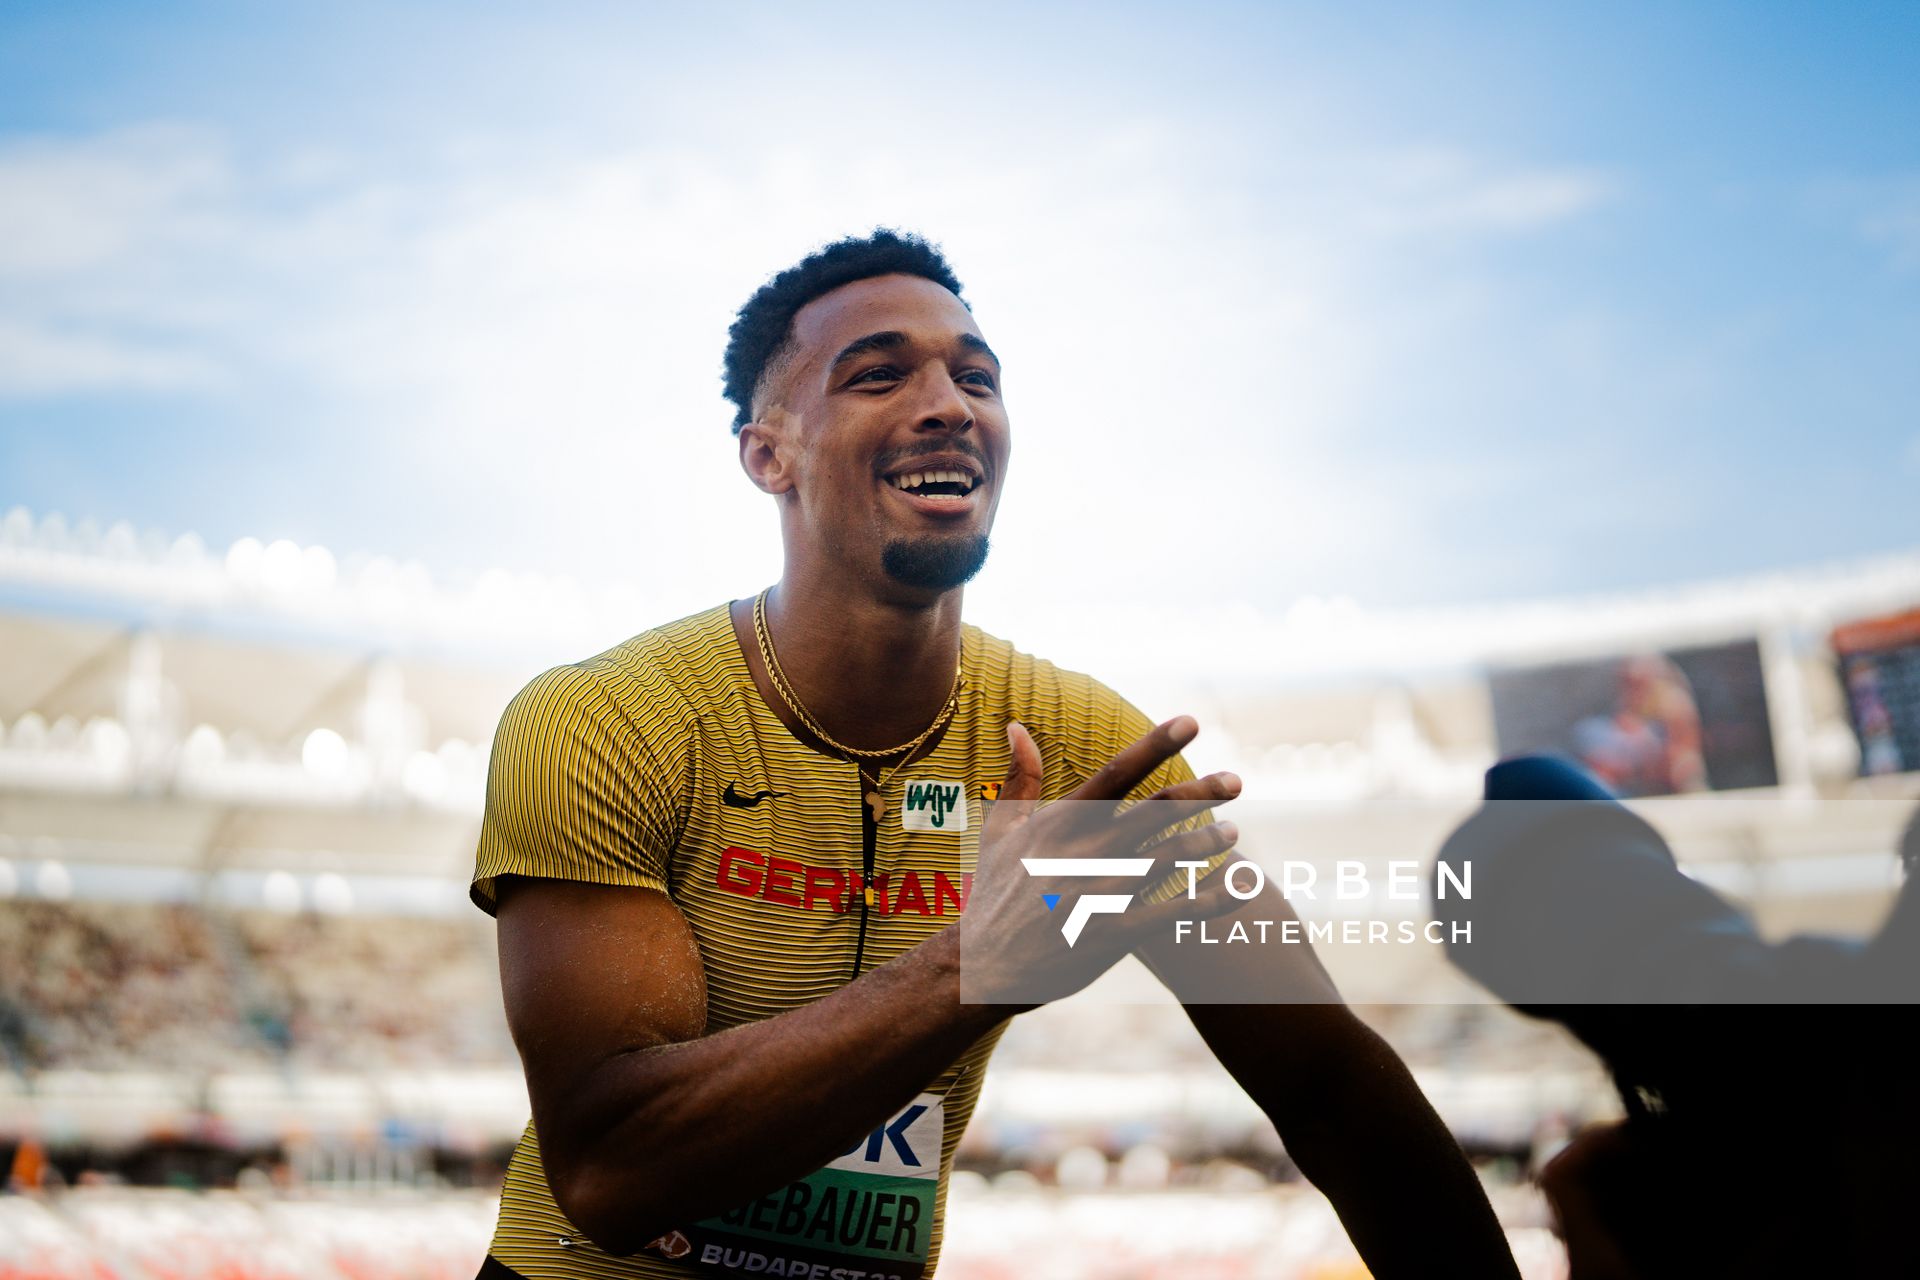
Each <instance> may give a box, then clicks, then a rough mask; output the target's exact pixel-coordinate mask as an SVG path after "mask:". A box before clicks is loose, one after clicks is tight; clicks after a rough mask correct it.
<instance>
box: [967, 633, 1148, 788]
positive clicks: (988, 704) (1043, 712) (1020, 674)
mask: <svg viewBox="0 0 1920 1280" xmlns="http://www.w3.org/2000/svg"><path fill="white" fill-rule="evenodd" d="M963 643H964V644H965V645H967V646H969V647H971V648H972V649H973V650H974V651H975V653H976V656H975V657H973V658H970V659H969V660H968V661H967V663H966V668H967V670H966V677H967V682H968V684H969V686H970V687H971V690H972V692H973V693H974V695H975V696H976V697H977V698H978V699H979V705H980V707H981V709H982V710H983V711H985V712H987V713H988V714H1003V715H1005V716H1006V717H1007V718H1009V719H1016V720H1019V721H1020V722H1021V723H1022V724H1024V725H1026V726H1027V728H1028V729H1029V730H1030V731H1032V732H1034V733H1036V734H1046V735H1051V736H1053V737H1056V738H1060V739H1063V740H1084V741H1086V742H1087V743H1088V745H1089V746H1091V747H1093V748H1095V749H1101V748H1105V747H1107V745H1108V744H1109V743H1112V742H1114V741H1115V740H1116V739H1117V740H1118V741H1119V742H1120V743H1121V744H1124V743H1126V742H1131V741H1133V739H1134V738H1137V737H1139V736H1140V734H1141V733H1143V732H1145V728H1146V725H1147V718H1146V716H1145V715H1144V714H1142V713H1141V712H1140V711H1139V710H1138V709H1137V708H1135V707H1134V705H1133V704H1132V703H1130V702H1128V701H1127V700H1126V699H1125V698H1123V697H1121V696H1120V694H1118V693H1116V692H1115V691H1114V690H1113V689H1112V688H1111V687H1110V686H1108V685H1107V684H1105V683H1103V682H1102V681H1100V680H1098V679H1096V678H1095V677H1093V676H1091V675H1088V674H1087V673H1086V672H1084V671H1075V670H1072V669H1070V668H1067V667H1062V666H1060V665H1059V664H1057V663H1054V662H1051V661H1049V660H1048V659H1046V658H1038V657H1035V656H1034V655H1032V654H1030V653H1026V652H1023V651H1022V650H1020V649H1019V648H1017V647H1016V646H1015V645H1014V644H1013V642H1011V641H1009V640H1004V639H1002V638H1000V637H999V636H996V635H992V634H990V633H988V632H985V631H982V630H981V629H980V628H978V627H975V626H968V627H967V628H966V630H965V633H964V639H963ZM1121 734H1124V735H1125V736H1124V737H1120V736H1119V735H1121ZM1114 749H1117V747H1115V748H1114ZM1108 754H1111V751H1109V752H1108ZM1102 758H1104V757H1102Z"/></svg>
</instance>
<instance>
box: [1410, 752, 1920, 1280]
mask: <svg viewBox="0 0 1920 1280" xmlns="http://www.w3.org/2000/svg"><path fill="white" fill-rule="evenodd" d="M1487 799H1488V801H1489V803H1488V804H1487V805H1486V806H1485V807H1484V808H1483V809H1482V810H1481V811H1480V812H1479V813H1477V814H1475V815H1474V816H1473V817H1472V818H1471V819H1469V820H1468V821H1467V822H1466V823H1465V824H1463V825H1462V826H1461V828H1460V829H1459V830H1458V831H1456V832H1455V833H1454V835H1453V836H1452V837H1451V838H1450V839H1449V840H1448V841H1447V844H1446V846H1445V847H1444V848H1443V850H1442V852H1441V855H1440V856H1441V858H1442V859H1443V860H1445V861H1447V862H1449V863H1451V864H1453V865H1455V866H1458V865H1459V864H1461V863H1462V862H1464V861H1471V862H1472V863H1474V864H1475V865H1474V889H1475V896H1474V898H1473V899H1471V900H1468V901H1461V900H1459V899H1457V898H1456V899H1451V900H1446V901H1439V900H1436V902H1435V907H1436V914H1437V915H1438V916H1439V918H1441V919H1443V920H1471V921H1473V923H1474V929H1473V941H1472V943H1471V944H1468V945H1460V946H1454V947H1451V948H1450V955H1451V956H1452V958H1453V960H1454V962H1455V963H1456V964H1457V965H1458V966H1459V967H1460V968H1461V969H1463V970H1464V971H1465V972H1467V973H1468V974H1470V975H1471V976H1473V977H1474V978H1475V979H1477V980H1478V981H1480V982H1481V983H1483V984H1484V985H1486V986H1487V987H1488V989H1489V990H1491V991H1493V992H1494V994H1496V995H1498V996H1500V997H1501V998H1502V999H1504V1000H1507V1001H1508V1002H1510V1003H1512V1004H1513V1005H1514V1006H1515V1007H1516V1008H1519V1009H1521V1010H1522V1011H1523V1012H1526V1013H1529V1014H1532V1015H1534V1016H1537V1017H1542V1018H1549V1019H1552V1020H1554V1021H1557V1022H1560V1023H1562V1024H1563V1025H1565V1026H1566V1027H1567V1028H1568V1030H1570V1031H1572V1032H1573V1033H1574V1034H1575V1035H1576V1036H1578V1037H1579V1038H1580V1039H1581V1041H1582V1042H1584V1043H1585V1044H1586V1045H1587V1046H1588V1047H1589V1048H1591V1049H1592V1050H1594V1052H1596V1053H1597V1054H1599V1055H1600V1056H1601V1058H1602V1059H1604V1060H1605V1062H1606V1064H1607V1066H1608V1068H1609V1070H1610V1071H1611V1072H1612V1074H1613V1078H1614V1083H1615V1085H1616V1087H1617V1088H1618V1090H1619V1092H1620V1096H1621V1098H1622V1100H1623V1102H1624V1103H1625V1106H1626V1109H1627V1113H1628V1119H1627V1120H1626V1121H1625V1122H1624V1123H1623V1124H1621V1125H1618V1126H1608V1127H1606V1128H1604V1129H1601V1130H1598V1131H1594V1132H1590V1133H1588V1134H1584V1135H1582V1136H1581V1137H1580V1138H1578V1139H1576V1140H1575V1141H1574V1142H1573V1143H1572V1144H1570V1146H1569V1147H1568V1149H1567V1150H1566V1151H1565V1152H1563V1153H1562V1154H1561V1155H1560V1156H1559V1157H1557V1158H1556V1159H1555V1160H1554V1161H1553V1162H1552V1163H1551V1164H1550V1165H1549V1167H1548V1169H1547V1171H1546V1172H1545V1173H1544V1175H1543V1177H1542V1184H1543V1186H1544V1187H1545V1188H1546V1189H1547V1192H1548V1195H1549V1197H1550V1198H1551V1199H1552V1201H1553V1203H1554V1206H1555V1209H1556V1212H1557V1213H1558V1214H1559V1216H1560V1219H1561V1224H1562V1228H1563V1232H1564V1234H1565V1236H1566V1239H1567V1244H1568V1252H1569V1255H1570V1257H1571V1259H1572V1261H1573V1271H1572V1274H1571V1280H1600V1278H1601V1277H1641V1278H1645V1280H1656V1278H1660V1277H1669V1276H1674V1277H1678V1276H1686V1277H1698V1276H1722V1275H1725V1276H1742V1277H1771V1276H1789V1275H1791V1276H1796V1277H1804V1276H1874V1277H1885V1276H1894V1275H1900V1276H1920V1232H1917V1231H1915V1229H1914V1223H1913V1220H1912V1215H1913V1214H1914V1212H1915V1210H1916V1209H1920V1161H1917V1160H1916V1156H1915V1150H1916V1142H1917V1141H1920V1088H1916V1085H1915V1081H1916V1074H1917V1073H1916V1070H1915V1067H1914V1063H1913V1055H1914V1054H1915V1052H1916V1049H1915V1044H1916V1042H1917V1041H1920V1034H1917V1033H1920V1019H1917V1018H1916V1006H1915V1003H1914V1002H1915V1001H1916V999H1920V963H1916V959H1917V958H1920V880H1915V879H1909V880H1908V882H1907V884H1906V886H1905V887H1904V888H1903V890H1902V892H1901V894H1900V895H1899V898H1898V900H1897V902H1896V904H1895V906H1894V909H1893V910H1892V912H1890V913H1889V915H1888V917H1887V920H1886V922H1885V923H1884V924H1883V926H1882V928H1881V930H1880V933H1879V934H1878V935H1877V936H1876V937H1875V938H1874V939H1873V940H1872V941H1871V942H1865V943H1862V942H1856V941H1851V940H1842V939H1832V938H1817V937H1798V938H1792V939H1788V940H1787V941H1785V942H1781V943H1769V942H1767V941H1765V940H1764V939H1762V938H1760V937H1759V935H1758V934H1757V933H1755V931H1754V929H1753V927H1752V925H1751V923H1750V922H1749V921H1748V920H1747V918H1746V917H1745V915H1744V914H1742V913H1741V912H1740V911H1739V910H1738V909H1737V908H1735V907H1734V906H1733V905H1732V904H1731V903H1729V902H1727V901H1726V900H1725V899H1723V898H1721V897H1720V896H1719V895H1718V894H1716V893H1714V892H1713V891H1712V890H1711V889H1708V888H1707V887H1706V886H1704V885H1701V884H1699V883H1697V882H1695V881H1693V880H1690V879H1688V878H1687V877H1686V876H1685V875H1684V874H1682V873H1681V871H1680V870H1679V868H1678V866H1677V865H1676V864H1675V862H1674V859H1673V855H1672V852H1671V850H1669V849H1668V847H1667V844H1666V842H1665V841H1664V840H1663V839H1662V838H1661V837H1660V835H1659V833H1658V832H1656V831H1655V830H1654V829H1653V828H1652V827H1650V826H1649V825H1647V824H1646V823H1645V822H1644V821H1642V820H1641V819H1640V818H1638V817H1637V816H1635V815H1634V814H1632V813H1630V812H1629V811H1627V810H1626V809H1625V808H1623V807H1621V806H1620V805H1619V804H1618V803H1616V802H1615V801H1614V800H1613V799H1612V798H1611V797H1610V796H1609V795H1608V794H1607V793H1606V791H1605V790H1604V789H1602V788H1601V787H1599V785H1598V784H1597V783H1595V782H1594V781H1593V780H1592V779H1591V778H1589V777H1587V776H1586V775H1584V774H1582V773H1580V772H1579V771H1578V770H1576V769H1574V768H1573V767H1572V766H1570V765H1567V764H1565V763H1563V762H1560V761H1555V760H1550V759H1546V758H1541V757H1529V758H1523V759H1521V760H1516V761H1510V762H1506V763H1504V764H1501V765H1497V766H1495V767H1494V769H1492V770H1491V771H1489V773H1488V777H1487Z"/></svg>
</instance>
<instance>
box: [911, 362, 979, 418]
mask: <svg viewBox="0 0 1920 1280" xmlns="http://www.w3.org/2000/svg"><path fill="white" fill-rule="evenodd" d="M918 381H919V382H920V384H921V388H920V402H919V403H918V404H916V405H915V406H914V412H915V422H914V425H915V426H917V427H919V428H920V429H922V430H925V431H953V432H960V431H967V430H970V429H971V428H972V427H973V405H972V404H970V403H969V402H968V400H967V393H966V392H964V391H962V390H961V389H960V384H959V383H957V382H955V381H954V380H953V375H952V374H951V373H949V372H948V371H947V367H946V365H945V364H944V363H943V364H940V365H939V366H938V367H932V366H929V367H927V368H925V369H922V370H921V376H920V378H919V379H918Z"/></svg>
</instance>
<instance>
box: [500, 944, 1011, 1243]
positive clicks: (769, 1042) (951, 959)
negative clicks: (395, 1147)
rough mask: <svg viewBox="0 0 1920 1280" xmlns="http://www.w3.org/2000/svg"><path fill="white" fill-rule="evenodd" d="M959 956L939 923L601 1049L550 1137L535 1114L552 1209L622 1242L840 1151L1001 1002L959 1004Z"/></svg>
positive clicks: (965, 1042)
mask: <svg viewBox="0 0 1920 1280" xmlns="http://www.w3.org/2000/svg"><path fill="white" fill-rule="evenodd" d="M959 956H960V948H959V938H958V934H957V932H956V931H955V930H953V929H951V928H949V929H947V930H944V931H942V932H941V933H939V934H937V935H935V936H934V937H933V938H931V939H929V940H928V941H927V942H925V943H922V944H921V945H920V946H918V947H916V948H914V949H913V950H912V951H909V952H908V953H906V954H905V955H903V956H900V957H898V958H896V959H894V960H892V961H889V962H888V963H887V964H884V965H881V966H879V967H877V968H875V969H873V970H871V971H870V972H868V973H866V974H864V975H862V976H861V977H860V978H858V979H857V980H855V981H854V982H852V983H849V984H848V985H847V986H845V987H842V988H841V989H840V990H838V991H835V992H834V993H832V994H831V995H829V996H826V997H825V998H823V999H821V1000H819V1001H816V1002H815V1003H813V1004H809V1005H805V1006H803V1007H801V1008H798V1009H794V1010H791V1011H789V1012H787V1013H783V1014H780V1015H778V1016H777V1017H773V1018H769V1019H766V1020H765V1021H762V1022H753V1023H747V1024H745V1025H743V1026H739V1027H734V1028H731V1029H729V1030H726V1031H722V1032H719V1033H718V1034H715V1035H710V1036H703V1037H700V1038H698V1039H695V1040H689V1041H685V1042H682V1043H679V1044H670V1045H660V1046H655V1047H650V1048H645V1049H638V1050H635V1051H633V1052H630V1053H626V1054H622V1055H619V1056H618V1057H616V1058H613V1059H611V1060H609V1061H607V1062H605V1063H603V1064H601V1065H600V1066H598V1067H597V1068H596V1069H595V1070H594V1071H593V1072H592V1074H591V1075H590V1076H589V1077H588V1078H587V1079H586V1080H585V1081H583V1082H582V1084H581V1087H580V1090H579V1091H578V1093H577V1094H576V1095H575V1096H574V1097H573V1099H572V1101H571V1103H570V1105H569V1106H568V1108H567V1115H566V1117H565V1119H564V1121H562V1120H559V1119H557V1118H556V1120H555V1122H554V1127H555V1133H554V1135H553V1138H552V1139H550V1138H549V1136H548V1132H547V1128H548V1127H547V1124H546V1123H545V1122H544V1121H543V1118H542V1117H540V1116H538V1115H536V1117H535V1122H536V1127H537V1128H538V1129H539V1131H540V1133H541V1137H542V1143H543V1150H544V1151H546V1152H547V1153H548V1157H549V1176H550V1177H552V1178H553V1179H554V1183H555V1186H554V1189H555V1192H556V1195H557V1196H558V1197H559V1198H560V1199H561V1201H562V1208H563V1209H565V1210H567V1212H568V1213H569V1215H570V1216H572V1217H573V1219H574V1221H575V1222H576V1223H578V1224H579V1225H580V1226H581V1227H582V1229H583V1230H585V1231H587V1233H588V1235H589V1236H591V1237H592V1238H593V1239H594V1240H595V1242H596V1243H599V1244H600V1245H601V1246H602V1247H604V1248H607V1249H608V1250H609V1251H610V1252H631V1251H632V1250H634V1249H637V1248H639V1247H641V1246H642V1245H644V1244H645V1243H646V1242H647V1241H649V1240H651V1239H653V1238H654V1237H655V1236H657V1235H659V1234H661V1233H662V1232H664V1231H666V1230H669V1229H671V1228H673V1227H675V1226H678V1225H680V1224H682V1223H685V1222H689V1221H694V1220H697V1219H699V1218H703V1217H707V1216H711V1215H712V1214H715V1213H720V1212H724V1211H725V1210H727V1209H729V1208H732V1207H734V1206H735V1205H738V1204H742V1203H744V1202H746V1201H748V1200H751V1199H753V1198H754V1197H755V1196H758V1195H762V1194H764V1193H765V1192H767V1191H768V1190H770V1189H772V1188H774V1187H778V1186H780V1185H781V1184H783V1183H785V1182H788V1181H791V1180H792V1179H794V1178H797V1177H802V1176H804V1175H806V1174H808V1173H810V1172H812V1171H813V1170H815V1169H817V1168H819V1167H820V1166H822V1165H824V1164H825V1163H827V1162H828V1161H829V1160H832V1159H833V1158H835V1157H836V1156H839V1155H840V1154H842V1153H843V1152H845V1151H846V1150H847V1149H848V1148H849V1147H851V1146H852V1145H853V1144H854V1143H855V1142H857V1141H858V1140H859V1138H860V1137H861V1136H862V1135H864V1134H866V1133H868V1132H870V1131H871V1130H872V1129H873V1127H874V1126H875V1125H876V1124H879V1123H881V1122H883V1121H884V1120H885V1119H886V1118H887V1117H888V1116H890V1115H892V1114H893V1113H894V1112H895V1111H897V1110H898V1109H899V1108H900V1107H901V1106H903V1105H905V1103H906V1102H908V1101H909V1100H911V1099H912V1097H913V1096H914V1094H915V1093H917V1092H918V1091H920V1090H921V1089H923V1088H925V1087H926V1085H927V1084H928V1083H929V1082H930V1081H932V1080H933V1079H934V1078H935V1077H936V1076H938V1075H939V1074H940V1073H941V1072H942V1071H944V1070H945V1069H946V1068H947V1067H948V1066H950V1065H951V1064H952V1063H953V1061H954V1060H955V1059H956V1058H958V1057H960V1056H961V1055H962V1054H963V1053H965V1052H966V1050H967V1048H968V1047H969V1046H971V1045H972V1044H973V1043H974V1042H975V1041H976V1040H978V1039H979V1038H980V1037H981V1036H982V1035H984V1034H986V1033H987V1032H988V1031H989V1030H991V1029H992V1027H993V1026H994V1025H995V1024H996V1023H997V1022H999V1021H1001V1020H1002V1019H1003V1018H1004V1017H1005V1016H1006V1012H1007V1011H1006V1010H1004V1009H1003V1010H999V1011H995V1010H993V1009H990V1008H983V1007H980V1006H963V1005H962V1004H961V1003H960V998H959V991H960V986H959ZM556 1140H557V1141H556Z"/></svg>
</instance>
